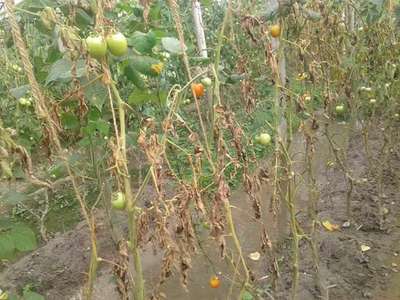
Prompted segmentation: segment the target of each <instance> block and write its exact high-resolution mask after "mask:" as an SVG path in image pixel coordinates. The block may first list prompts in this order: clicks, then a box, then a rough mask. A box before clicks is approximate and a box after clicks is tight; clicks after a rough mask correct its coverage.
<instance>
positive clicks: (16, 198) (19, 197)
mask: <svg viewBox="0 0 400 300" xmlns="http://www.w3.org/2000/svg"><path fill="white" fill-rule="evenodd" d="M26 199H27V196H26V195H25V194H24V193H20V192H17V191H8V192H7V193H5V194H4V195H1V200H2V201H4V202H5V203H7V204H17V203H20V202H23V201H25V200H26Z"/></svg>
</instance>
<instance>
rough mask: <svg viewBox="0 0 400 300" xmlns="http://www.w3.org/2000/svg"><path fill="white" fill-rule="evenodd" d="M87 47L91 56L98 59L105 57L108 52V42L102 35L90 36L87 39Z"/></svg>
mask: <svg viewBox="0 0 400 300" xmlns="http://www.w3.org/2000/svg"><path fill="white" fill-rule="evenodd" d="M86 48H87V51H88V52H89V54H90V56H91V57H93V58H96V59H101V58H103V57H104V56H105V55H106V53H107V44H106V42H105V41H104V39H103V37H101V36H89V37H88V38H87V39H86Z"/></svg>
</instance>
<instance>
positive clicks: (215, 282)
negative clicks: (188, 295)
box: [209, 276, 221, 289]
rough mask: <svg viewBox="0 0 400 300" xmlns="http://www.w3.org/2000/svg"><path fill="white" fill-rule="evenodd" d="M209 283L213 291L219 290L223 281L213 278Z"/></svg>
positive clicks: (216, 277)
mask: <svg viewBox="0 0 400 300" xmlns="http://www.w3.org/2000/svg"><path fill="white" fill-rule="evenodd" d="M209 283H210V287H212V288H213V289H217V288H219V287H220V286H221V280H220V279H219V278H218V276H212V277H211V278H210V282H209Z"/></svg>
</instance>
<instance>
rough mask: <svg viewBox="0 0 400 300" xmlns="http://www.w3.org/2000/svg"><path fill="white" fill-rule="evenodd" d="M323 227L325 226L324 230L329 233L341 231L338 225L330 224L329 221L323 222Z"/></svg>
mask: <svg viewBox="0 0 400 300" xmlns="http://www.w3.org/2000/svg"><path fill="white" fill-rule="evenodd" d="M322 226H324V228H325V229H326V230H328V231H335V230H339V225H337V224H332V223H331V222H329V221H328V220H325V221H323V222H322Z"/></svg>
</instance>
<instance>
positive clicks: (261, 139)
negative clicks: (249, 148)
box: [256, 133, 271, 146]
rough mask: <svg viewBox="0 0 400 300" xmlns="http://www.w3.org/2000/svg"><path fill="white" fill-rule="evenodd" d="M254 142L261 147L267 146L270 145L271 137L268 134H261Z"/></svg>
mask: <svg viewBox="0 0 400 300" xmlns="http://www.w3.org/2000/svg"><path fill="white" fill-rule="evenodd" d="M256 141H257V142H258V143H260V144H261V145H264V146H267V145H269V144H271V136H270V135H269V134H268V133H261V134H260V135H259V136H258V139H256Z"/></svg>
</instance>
